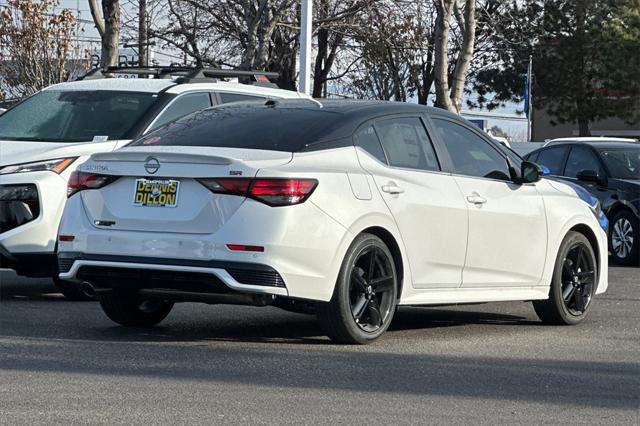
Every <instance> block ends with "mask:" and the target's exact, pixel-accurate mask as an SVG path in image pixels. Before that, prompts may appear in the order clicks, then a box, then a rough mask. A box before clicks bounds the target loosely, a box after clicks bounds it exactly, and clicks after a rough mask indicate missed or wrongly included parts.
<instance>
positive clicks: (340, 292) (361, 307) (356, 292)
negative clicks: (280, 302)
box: [316, 233, 398, 344]
mask: <svg viewBox="0 0 640 426" xmlns="http://www.w3.org/2000/svg"><path fill="white" fill-rule="evenodd" d="M397 298H398V276H397V273H396V268H395V263H394V259H393V256H392V254H391V252H390V251H389V248H388V247H387V245H386V244H385V243H384V242H383V241H382V240H381V239H380V238H378V237H377V236H375V235H371V234H366V233H365V234H360V235H358V236H357V237H356V238H355V240H354V241H353V243H352V244H351V246H350V247H349V249H348V250H347V253H346V255H345V258H344V260H343V262H342V266H341V268H340V273H339V275H338V280H337V282H336V286H335V289H334V292H333V296H332V298H331V300H330V301H329V302H326V303H317V304H316V315H317V317H318V319H319V321H320V324H321V325H322V327H323V328H324V330H325V332H326V333H327V335H328V336H329V337H330V338H331V339H332V340H333V341H335V342H339V343H357V344H366V343H371V342H373V341H374V340H376V339H377V338H378V337H380V336H381V335H382V334H383V333H384V332H385V331H386V330H387V328H388V327H389V324H390V323H391V321H392V319H393V315H394V313H395V311H396V304H397Z"/></svg>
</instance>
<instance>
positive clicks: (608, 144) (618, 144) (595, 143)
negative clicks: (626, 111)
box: [541, 138, 640, 149]
mask: <svg viewBox="0 0 640 426" xmlns="http://www.w3.org/2000/svg"><path fill="white" fill-rule="evenodd" d="M566 145H586V146H592V147H594V148H628V147H640V144H639V143H638V142H636V141H635V140H633V139H618V140H616V139H606V140H589V141H576V140H573V139H568V138H567V139H566V140H561V141H558V142H556V143H553V144H545V145H544V146H543V147H542V148H551V147H556V146H566ZM542 148H541V149H542Z"/></svg>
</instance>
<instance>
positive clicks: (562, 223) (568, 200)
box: [536, 179, 609, 294]
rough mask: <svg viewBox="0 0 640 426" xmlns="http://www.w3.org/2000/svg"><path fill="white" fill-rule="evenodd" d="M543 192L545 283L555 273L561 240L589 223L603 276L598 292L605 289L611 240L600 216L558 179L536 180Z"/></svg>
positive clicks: (599, 281) (599, 282) (601, 275)
mask: <svg viewBox="0 0 640 426" xmlns="http://www.w3.org/2000/svg"><path fill="white" fill-rule="evenodd" d="M536 188H537V190H538V192H539V193H540V194H541V195H542V196H543V199H544V203H545V208H546V213H547V224H548V235H549V246H548V249H547V260H546V263H545V267H544V272H543V281H542V283H543V284H546V285H549V284H550V283H551V278H552V275H553V268H554V264H555V261H556V256H557V254H558V251H559V250H560V244H561V243H562V240H563V239H564V237H565V236H566V235H567V233H568V232H569V231H570V230H571V229H573V228H574V227H576V226H581V225H582V226H587V227H588V228H589V229H590V230H591V232H592V233H593V234H594V235H595V236H596V238H597V240H598V252H599V259H600V261H599V265H600V274H599V275H600V276H599V279H598V289H597V290H596V294H601V293H604V291H606V289H607V286H608V262H609V257H608V252H609V251H608V242H607V233H606V232H605V231H604V230H603V229H602V228H600V225H599V223H598V220H597V219H596V217H595V215H594V214H593V213H592V212H591V209H590V208H589V207H588V206H587V204H586V203H585V202H584V201H582V200H580V199H579V198H578V197H577V196H576V195H575V191H574V190H573V189H572V188H571V187H570V186H568V185H565V184H563V183H561V182H559V181H555V180H548V179H543V180H542V181H540V182H538V183H537V184H536Z"/></svg>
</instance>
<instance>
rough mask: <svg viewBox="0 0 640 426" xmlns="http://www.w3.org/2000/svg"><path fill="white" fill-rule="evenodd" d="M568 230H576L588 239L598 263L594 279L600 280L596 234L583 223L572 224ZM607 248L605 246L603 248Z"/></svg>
mask: <svg viewBox="0 0 640 426" xmlns="http://www.w3.org/2000/svg"><path fill="white" fill-rule="evenodd" d="M569 231H573V232H577V233H579V234H582V235H584V236H585V238H586V239H587V240H589V244H591V248H593V251H594V253H595V255H596V264H597V265H598V277H597V280H596V281H599V280H600V271H601V270H602V268H601V261H600V245H599V244H598V237H597V236H596V234H595V232H593V230H592V229H591V227H589V226H588V225H585V224H583V223H579V224H577V225H574V226H573V227H572V228H571V229H570V230H569ZM606 249H607V248H606V247H605V250H606Z"/></svg>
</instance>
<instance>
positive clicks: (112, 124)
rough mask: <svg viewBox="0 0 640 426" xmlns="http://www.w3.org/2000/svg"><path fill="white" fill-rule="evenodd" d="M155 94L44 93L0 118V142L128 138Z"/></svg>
mask: <svg viewBox="0 0 640 426" xmlns="http://www.w3.org/2000/svg"><path fill="white" fill-rule="evenodd" d="M156 100H157V95H155V94H154V93H138V92H121V91H112V90H95V91H87V90H82V91H49V90H46V91H43V92H40V93H38V94H36V95H34V96H32V97H30V98H28V99H26V100H25V101H24V102H22V103H21V104H18V105H16V106H15V107H14V108H13V109H10V110H9V111H7V112H6V113H4V114H3V115H0V140H16V141H42V142H84V141H92V140H94V138H99V140H105V139H109V140H115V139H128V138H127V137H126V136H128V132H129V131H130V130H131V129H132V128H133V126H134V125H135V124H136V123H137V122H138V120H140V118H141V117H142V116H143V115H144V114H145V113H146V112H147V111H148V110H149V108H150V107H151V105H152V104H153V103H154V102H156Z"/></svg>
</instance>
